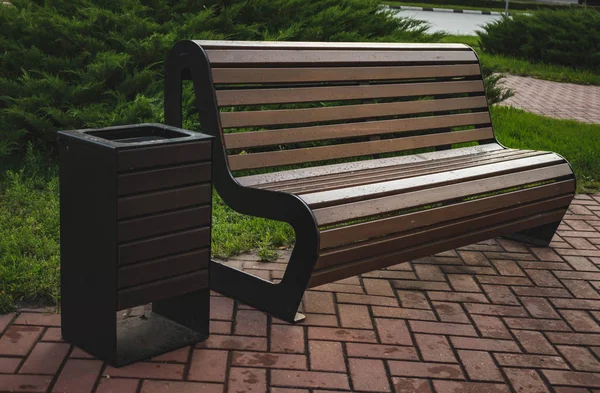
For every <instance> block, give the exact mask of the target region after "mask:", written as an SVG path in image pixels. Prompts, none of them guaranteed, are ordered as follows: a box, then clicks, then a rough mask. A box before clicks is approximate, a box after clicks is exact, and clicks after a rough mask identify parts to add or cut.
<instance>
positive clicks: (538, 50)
mask: <svg viewBox="0 0 600 393" xmlns="http://www.w3.org/2000/svg"><path fill="white" fill-rule="evenodd" d="M478 35H479V39H480V41H481V47H482V49H483V50H484V51H486V52H488V53H491V54H498V55H505V56H512V57H517V58H521V59H526V60H529V61H533V62H541V63H551V64H557V65H564V66H569V67H573V68H583V69H588V70H593V71H598V72H600V12H598V11H595V10H593V9H591V8H588V9H571V10H561V11H539V12H536V13H533V14H531V15H515V16H513V17H511V18H502V19H500V20H498V21H496V22H493V23H490V24H488V25H485V26H484V27H483V31H480V32H478Z"/></svg>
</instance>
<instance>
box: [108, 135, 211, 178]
mask: <svg viewBox="0 0 600 393" xmlns="http://www.w3.org/2000/svg"><path fill="white" fill-rule="evenodd" d="M210 156H211V142H210V141H205V142H195V143H177V144H170V145H168V144H167V145H161V146H159V147H146V148H142V149H124V150H119V151H118V153H117V162H118V168H119V171H132V170H139V169H146V168H150V167H159V166H167V165H177V164H183V163H189V162H193V161H210Z"/></svg>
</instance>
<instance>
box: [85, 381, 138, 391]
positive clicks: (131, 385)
mask: <svg viewBox="0 0 600 393" xmlns="http://www.w3.org/2000/svg"><path fill="white" fill-rule="evenodd" d="M139 383H140V381H139V380H137V379H125V378H110V379H107V378H102V379H101V380H100V384H99V385H98V388H97V389H96V393H136V392H137V389H138V385H139Z"/></svg>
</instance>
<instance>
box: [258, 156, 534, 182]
mask: <svg viewBox="0 0 600 393" xmlns="http://www.w3.org/2000/svg"><path fill="white" fill-rule="evenodd" d="M436 153H437V152H436ZM526 153H531V151H529V150H512V149H502V150H495V151H491V152H487V153H479V154H469V155H461V156H455V157H448V158H440V159H429V160H415V161H408V162H405V163H400V164H396V165H388V166H378V167H368V168H365V169H360V167H357V168H356V169H355V170H353V171H348V172H332V173H330V174H327V175H320V176H313V177H306V178H299V179H294V180H285V181H280V182H274V183H266V184H259V185H256V186H255V187H256V188H260V189H265V190H288V189H292V188H294V187H304V186H311V185H320V184H323V183H327V182H329V181H338V180H342V179H348V180H353V179H354V178H360V177H363V176H378V175H381V174H384V173H387V172H391V173H397V172H400V171H402V172H404V171H414V170H417V169H422V170H427V169H428V168H431V167H437V166H444V165H454V164H457V163H475V162H479V161H482V160H488V159H493V158H499V157H509V156H513V155H519V154H526ZM404 157H407V156H404ZM408 157H410V156H408ZM359 162H364V163H369V162H370V161H368V160H367V161H359Z"/></svg>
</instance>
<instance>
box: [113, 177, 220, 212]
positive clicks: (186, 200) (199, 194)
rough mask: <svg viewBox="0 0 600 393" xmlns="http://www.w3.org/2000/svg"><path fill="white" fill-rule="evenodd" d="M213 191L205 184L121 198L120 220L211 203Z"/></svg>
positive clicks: (119, 205) (119, 202)
mask: <svg viewBox="0 0 600 393" xmlns="http://www.w3.org/2000/svg"><path fill="white" fill-rule="evenodd" d="M211 191H212V190H211V185H210V183H204V184H199V185H195V186H189V187H180V188H174V189H171V190H167V191H159V192H153V193H148V194H142V195H135V196H130V197H121V198H119V199H118V206H117V211H118V218H119V219H124V218H132V217H136V216H143V215H146V214H154V213H160V212H163V211H166V210H175V209H181V208H185V207H189V206H193V205H201V204H205V203H210V199H211Z"/></svg>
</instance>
